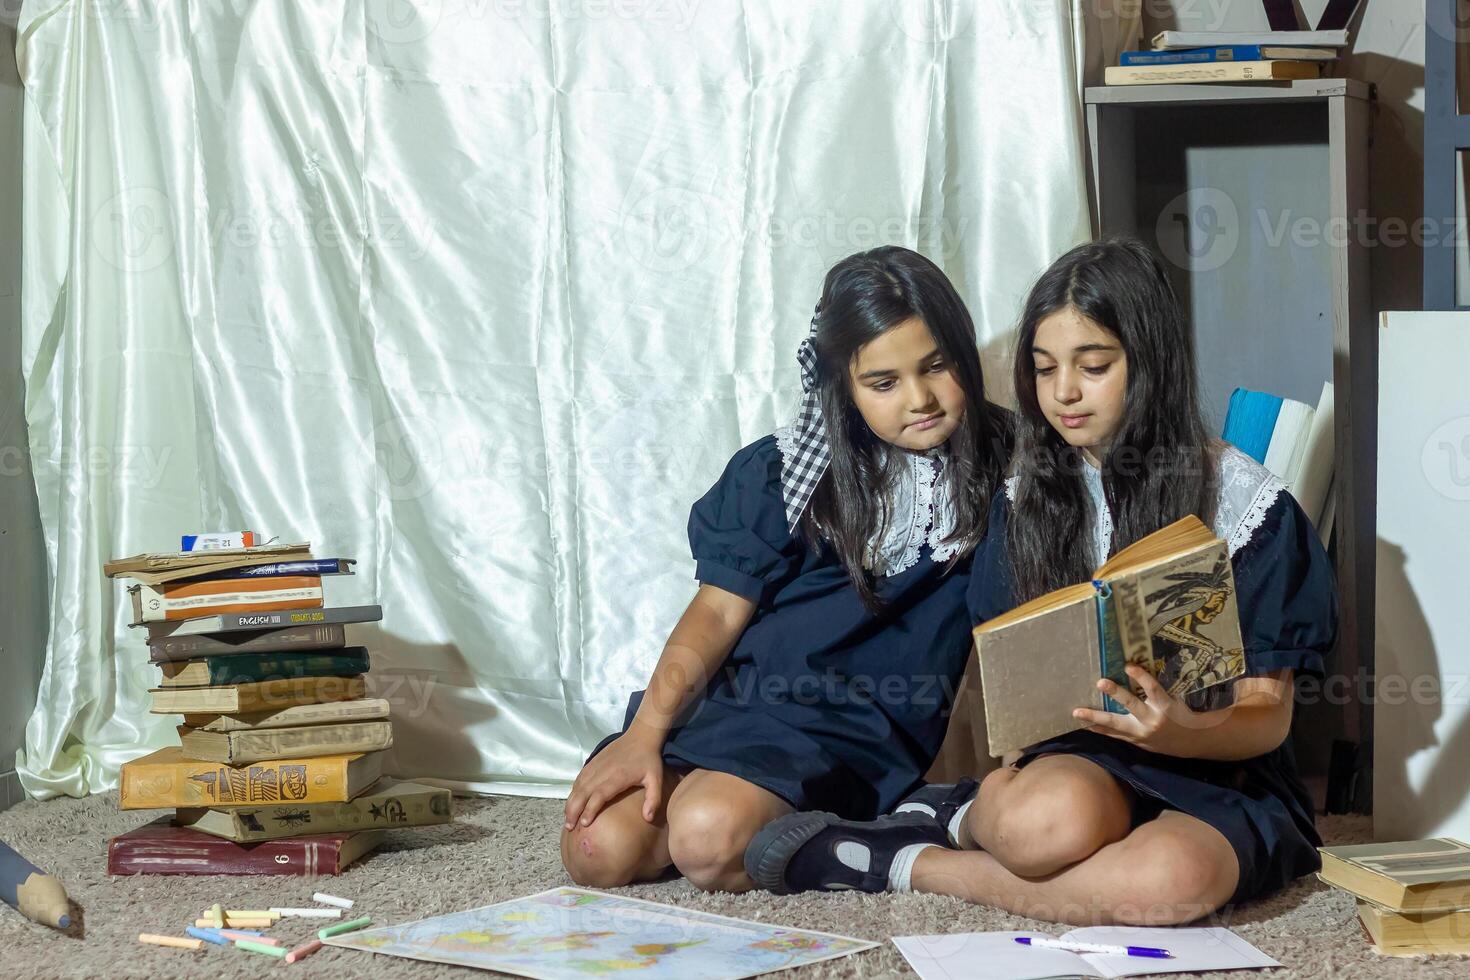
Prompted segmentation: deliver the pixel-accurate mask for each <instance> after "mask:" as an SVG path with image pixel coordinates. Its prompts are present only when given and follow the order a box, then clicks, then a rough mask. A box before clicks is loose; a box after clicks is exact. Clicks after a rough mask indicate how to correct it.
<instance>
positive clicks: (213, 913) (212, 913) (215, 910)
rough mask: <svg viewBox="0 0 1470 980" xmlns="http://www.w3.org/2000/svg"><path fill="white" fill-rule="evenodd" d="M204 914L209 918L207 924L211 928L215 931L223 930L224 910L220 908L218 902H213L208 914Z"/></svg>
mask: <svg viewBox="0 0 1470 980" xmlns="http://www.w3.org/2000/svg"><path fill="white" fill-rule="evenodd" d="M204 914H205V915H207V916H208V917H209V924H210V926H211V927H213V928H215V929H223V928H224V925H225V910H224V908H223V907H221V906H220V903H219V902H215V903H214V906H213V907H212V908H211V909H210V910H209V911H208V912H206V913H204Z"/></svg>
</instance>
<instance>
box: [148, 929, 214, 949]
mask: <svg viewBox="0 0 1470 980" xmlns="http://www.w3.org/2000/svg"><path fill="white" fill-rule="evenodd" d="M138 942H140V943H148V944H149V945H152V946H172V947H173V948H174V949H203V948H204V940H202V939H185V938H183V937H182V936H155V935H154V934H153V933H151V932H140V933H138Z"/></svg>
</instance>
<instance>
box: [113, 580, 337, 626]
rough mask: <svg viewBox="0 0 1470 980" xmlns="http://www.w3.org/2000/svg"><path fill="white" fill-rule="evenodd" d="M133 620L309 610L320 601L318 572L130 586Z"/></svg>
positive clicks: (135, 623)
mask: <svg viewBox="0 0 1470 980" xmlns="http://www.w3.org/2000/svg"><path fill="white" fill-rule="evenodd" d="M128 595H129V596H131V597H132V600H133V623H132V625H134V626H141V625H143V624H144V623H156V622H162V621H166V620H173V619H193V618H195V617H198V616H217V615H219V614H221V613H257V612H274V611H276V610H279V609H313V608H316V607H319V606H320V605H321V604H322V579H321V576H320V575H277V576H271V577H269V578H245V579H219V580H213V579H211V580H208V581H203V582H181V583H178V584H173V585H134V586H131V587H129V589H128Z"/></svg>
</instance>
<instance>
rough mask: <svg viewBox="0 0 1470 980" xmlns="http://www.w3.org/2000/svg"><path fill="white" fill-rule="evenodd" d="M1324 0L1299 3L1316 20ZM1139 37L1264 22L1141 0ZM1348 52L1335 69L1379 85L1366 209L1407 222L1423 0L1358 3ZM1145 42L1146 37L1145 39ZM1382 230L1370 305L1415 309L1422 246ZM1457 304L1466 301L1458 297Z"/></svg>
mask: <svg viewBox="0 0 1470 980" xmlns="http://www.w3.org/2000/svg"><path fill="white" fill-rule="evenodd" d="M1326 5H1327V0H1299V2H1298V3H1297V6H1298V8H1299V9H1301V10H1302V12H1303V13H1304V14H1305V17H1306V20H1308V21H1309V22H1311V23H1313V24H1315V23H1316V22H1317V19H1318V18H1319V17H1320V16H1321V15H1322V8H1323V7H1325V6H1326ZM1143 11H1144V17H1143V35H1144V38H1145V39H1148V38H1152V37H1153V36H1154V34H1156V33H1157V32H1159V31H1161V30H1167V29H1171V28H1177V29H1180V30H1199V31H1250V30H1264V29H1266V27H1267V24H1266V13H1265V8H1264V6H1263V5H1262V4H1261V2H1260V0H1144V3H1143ZM1351 29H1352V46H1351V48H1350V49H1349V50H1350V54H1349V55H1348V56H1347V57H1346V58H1344V59H1343V61H1342V63H1341V64H1340V65H1339V69H1340V71H1339V74H1342V75H1346V76H1347V77H1349V78H1356V79H1359V80H1361V81H1364V82H1372V83H1374V84H1375V85H1376V86H1377V87H1378V112H1377V115H1376V117H1375V118H1374V120H1373V149H1372V156H1371V159H1370V162H1369V168H1370V171H1371V173H1370V178H1369V179H1370V185H1369V191H1368V200H1369V204H1368V208H1369V211H1370V212H1371V213H1372V215H1373V216H1374V217H1376V218H1377V219H1378V220H1379V221H1380V222H1382V221H1384V220H1385V219H1388V218H1397V219H1400V220H1402V221H1404V222H1405V223H1406V225H1408V226H1412V224H1413V222H1414V220H1415V218H1417V217H1419V216H1420V215H1421V214H1423V212H1424V0H1364V3H1363V7H1362V9H1361V10H1360V11H1359V13H1358V16H1357V18H1356V19H1355V22H1354V23H1353V24H1352V25H1351ZM1145 46H1147V41H1145ZM1405 237H1407V236H1404V235H1402V234H1398V235H1395V234H1393V233H1390V232H1386V233H1385V234H1384V235H1383V236H1382V240H1379V236H1378V235H1377V234H1376V233H1372V234H1371V237H1369V238H1368V240H1369V242H1370V244H1372V247H1371V248H1370V250H1369V256H1370V258H1369V263H1370V266H1371V274H1372V278H1373V281H1372V290H1373V307H1374V308H1375V309H1378V310H1417V309H1419V308H1420V307H1421V306H1422V305H1423V303H1422V297H1423V285H1422V282H1421V278H1422V276H1423V266H1424V258H1423V250H1422V248H1421V247H1420V246H1419V245H1418V244H1416V243H1413V242H1407V241H1405V242H1401V241H1400V239H1401V238H1405ZM1461 302H1470V300H1467V299H1465V298H1463V297H1462V299H1461Z"/></svg>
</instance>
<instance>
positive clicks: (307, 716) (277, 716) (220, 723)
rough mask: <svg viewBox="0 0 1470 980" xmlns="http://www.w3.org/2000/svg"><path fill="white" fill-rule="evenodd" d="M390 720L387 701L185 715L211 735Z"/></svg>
mask: <svg viewBox="0 0 1470 980" xmlns="http://www.w3.org/2000/svg"><path fill="white" fill-rule="evenodd" d="M387 717H388V702H387V700H386V699H384V698H358V699H356V700H353V701H324V702H322V703H320V704H298V705H293V706H291V707H289V708H275V709H273V710H269V711H257V712H253V713H248V714H185V715H184V724H185V725H187V726H188V727H190V728H195V729H202V730H204V731H208V732H250V731H258V730H260V729H263V728H295V727H297V726H299V725H325V724H342V723H345V722H349V721H374V720H377V719H379V718H387Z"/></svg>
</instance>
